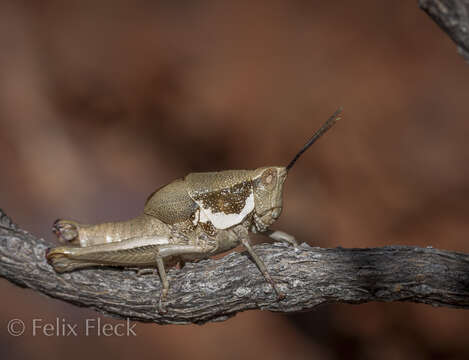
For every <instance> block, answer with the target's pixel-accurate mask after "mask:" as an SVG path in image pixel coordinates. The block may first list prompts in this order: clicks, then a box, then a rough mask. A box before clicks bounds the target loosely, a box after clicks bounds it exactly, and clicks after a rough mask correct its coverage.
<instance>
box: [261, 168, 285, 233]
mask: <svg viewBox="0 0 469 360" xmlns="http://www.w3.org/2000/svg"><path fill="white" fill-rule="evenodd" d="M286 178H287V169H286V168H285V167H284V166H270V167H262V168H258V169H256V170H254V176H253V185H254V186H253V188H254V204H255V213H256V215H257V217H258V220H255V225H256V228H257V229H258V230H259V231H264V230H266V229H267V228H268V227H269V226H270V225H271V224H272V223H274V222H275V220H277V219H278V218H279V216H280V213H281V212H282V191H283V183H284V182H285V179H286Z"/></svg>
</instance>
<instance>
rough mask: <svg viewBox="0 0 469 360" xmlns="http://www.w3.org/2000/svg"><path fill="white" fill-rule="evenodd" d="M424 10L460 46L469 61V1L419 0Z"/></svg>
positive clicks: (459, 48) (460, 51)
mask: <svg viewBox="0 0 469 360" xmlns="http://www.w3.org/2000/svg"><path fill="white" fill-rule="evenodd" d="M419 6H420V8H421V9H423V10H424V11H425V12H426V13H427V14H428V15H429V16H430V17H431V18H432V19H433V20H434V21H435V22H436V23H437V24H438V25H439V26H440V27H441V28H442V29H443V31H444V32H446V33H447V34H448V35H449V36H450V38H451V39H452V40H453V41H454V42H455V43H456V45H457V46H458V51H459V53H460V54H461V55H462V56H463V57H464V59H466V61H469V0H419Z"/></svg>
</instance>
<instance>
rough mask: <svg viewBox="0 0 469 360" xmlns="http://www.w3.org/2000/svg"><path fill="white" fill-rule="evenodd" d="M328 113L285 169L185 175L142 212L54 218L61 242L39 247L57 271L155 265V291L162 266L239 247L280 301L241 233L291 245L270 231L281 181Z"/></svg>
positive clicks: (277, 212)
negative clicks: (89, 220) (104, 218)
mask: <svg viewBox="0 0 469 360" xmlns="http://www.w3.org/2000/svg"><path fill="white" fill-rule="evenodd" d="M339 112H340V111H338V112H336V113H335V114H334V115H333V116H332V117H331V118H330V119H329V120H328V121H327V122H326V123H325V124H324V125H323V126H322V127H321V129H319V130H318V131H317V132H316V133H315V134H314V135H313V137H312V138H311V139H310V141H309V142H308V143H307V144H306V145H305V146H304V147H303V149H302V150H301V151H300V152H299V153H298V154H297V155H296V156H295V158H294V159H293V160H292V161H291V162H290V164H289V165H288V166H287V167H283V166H271V167H262V168H258V169H255V170H226V171H219V172H206V173H191V174H188V175H187V176H186V177H184V178H181V179H176V180H174V181H173V182H171V183H169V184H168V185H165V186H163V187H161V188H159V189H158V190H156V191H155V192H154V193H153V194H151V195H150V197H149V198H148V199H147V201H146V203H145V207H144V210H143V214H141V215H140V216H138V217H136V218H134V219H131V220H127V221H122V222H110V223H104V224H98V225H82V224H79V223H77V222H74V221H69V220H58V221H56V222H55V223H54V226H53V230H54V232H55V233H56V235H57V236H58V237H59V240H61V241H62V242H68V243H69V244H71V245H74V246H61V247H57V248H54V249H52V250H50V251H48V252H47V254H46V256H47V260H48V261H49V263H50V264H51V265H52V266H53V267H54V269H55V270H56V271H58V272H66V271H72V270H76V269H79V268H84V267H91V266H124V267H132V268H134V267H140V268H148V267H155V266H156V267H157V269H158V272H159V275H160V277H161V281H162V283H163V291H162V294H161V298H160V300H161V303H162V302H163V300H164V299H165V297H166V294H167V292H168V289H169V284H168V280H167V277H166V271H165V266H170V265H174V264H176V263H178V262H180V263H184V262H186V261H196V260H199V259H203V258H207V257H210V256H212V255H216V254H218V253H221V252H225V251H227V250H230V249H233V248H234V247H236V246H237V245H239V244H242V245H244V247H245V248H246V249H247V250H248V252H249V253H250V255H251V257H252V258H253V260H254V261H255V263H256V265H257V266H258V268H259V270H260V271H261V272H262V274H263V275H264V277H265V278H266V280H267V281H268V282H269V283H270V284H271V285H272V286H273V288H274V289H275V291H276V292H277V294H278V298H279V299H281V298H283V296H284V295H283V293H282V292H281V291H280V290H279V288H278V287H277V285H276V284H275V282H274V281H273V280H272V278H271V276H270V275H269V273H268V272H267V269H266V267H265V265H264V263H263V262H262V260H261V259H260V258H259V257H258V256H257V255H256V253H255V252H254V250H253V249H252V247H251V245H250V243H249V232H254V233H257V232H258V233H262V234H265V235H267V236H269V237H271V238H273V239H275V240H282V241H287V242H290V243H292V244H295V245H296V242H295V239H294V237H293V236H291V235H288V234H286V233H283V232H281V231H272V230H270V225H272V224H273V223H274V222H275V221H276V220H277V219H278V217H279V216H280V214H281V211H282V206H283V204H282V191H283V184H284V181H285V179H286V177H287V171H288V169H290V168H291V167H292V166H293V164H294V163H295V161H296V160H297V158H298V157H299V156H300V155H301V154H302V153H303V152H304V151H305V150H306V149H307V148H308V147H309V146H310V145H311V144H312V143H313V142H314V141H315V140H316V139H317V138H319V137H320V136H321V135H322V134H323V133H324V132H325V131H326V130H327V129H329V128H330V127H331V126H332V124H333V123H334V122H335V121H336V120H337V116H338V113H339Z"/></svg>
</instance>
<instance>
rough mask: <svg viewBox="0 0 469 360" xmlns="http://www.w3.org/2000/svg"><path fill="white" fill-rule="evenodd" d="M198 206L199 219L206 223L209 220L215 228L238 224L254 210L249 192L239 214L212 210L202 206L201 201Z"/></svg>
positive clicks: (252, 198)
mask: <svg viewBox="0 0 469 360" xmlns="http://www.w3.org/2000/svg"><path fill="white" fill-rule="evenodd" d="M198 205H199V206H200V214H199V221H200V222H203V223H206V222H208V221H210V222H211V223H212V224H213V226H214V227H215V228H216V229H227V228H229V227H231V226H233V225H237V224H240V223H241V222H242V221H243V220H244V218H245V217H246V216H247V215H249V214H250V213H251V211H252V210H254V194H253V193H252V191H251V193H250V194H249V196H248V197H247V199H246V202H245V203H244V208H243V209H242V210H241V212H240V213H239V214H225V213H224V212H215V213H214V212H212V210H211V209H209V208H207V209H205V208H203V207H202V205H203V204H201V203H199V204H198Z"/></svg>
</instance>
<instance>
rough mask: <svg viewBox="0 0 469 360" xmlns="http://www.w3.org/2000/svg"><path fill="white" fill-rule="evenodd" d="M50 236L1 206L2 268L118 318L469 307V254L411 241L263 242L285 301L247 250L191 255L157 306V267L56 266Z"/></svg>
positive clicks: (25, 282)
mask: <svg viewBox="0 0 469 360" xmlns="http://www.w3.org/2000/svg"><path fill="white" fill-rule="evenodd" d="M48 245H50V244H47V243H46V242H45V241H44V240H43V239H38V238H36V237H34V236H33V235H31V234H29V233H28V232H26V231H24V230H21V229H19V228H18V227H17V226H15V225H14V224H13V223H12V222H11V220H10V219H9V218H8V217H7V216H6V215H5V214H4V213H3V212H2V211H1V210H0V276H2V277H4V278H6V279H8V280H10V281H11V282H13V283H15V284H17V285H19V286H23V287H28V288H30V289H32V290H35V291H39V292H42V293H44V294H46V295H48V296H51V297H54V298H57V299H61V300H64V301H68V302H71V303H73V304H75V305H78V306H86V307H90V308H93V309H95V310H96V311H99V312H101V313H103V314H107V315H111V316H114V317H118V318H130V319H133V320H139V321H151V322H156V323H159V324H186V323H204V322H208V321H222V320H226V319H228V318H229V317H231V316H233V315H235V314H236V313H237V312H239V311H244V310H249V309H262V310H270V311H279V312H295V311H305V310H311V309H313V308H314V307H315V306H318V305H320V304H323V303H352V304H360V303H364V302H369V301H411V302H418V303H426V304H430V305H433V306H446V307H456V308H464V309H467V308H469V255H467V254H462V253H457V252H450V251H443V250H437V249H433V248H419V247H409V246H387V247H382V248H373V249H342V248H337V249H321V248H313V247H310V246H309V245H306V244H302V245H301V246H300V247H299V248H297V249H295V248H293V247H291V246H287V245H283V244H262V245H259V246H256V247H255V250H256V252H257V253H258V254H259V255H260V256H261V258H262V259H263V260H264V262H265V263H266V265H267V267H268V269H269V271H270V273H271V274H272V275H273V277H274V279H275V280H276V282H277V283H278V284H279V286H280V288H281V290H283V291H284V292H285V294H286V295H287V297H286V299H285V300H283V301H281V302H277V301H276V295H275V293H274V291H273V289H272V288H271V287H270V285H268V284H267V283H266V282H265V280H264V278H263V276H262V275H261V274H260V272H259V270H258V269H257V268H256V266H255V265H254V263H253V262H252V261H251V260H250V259H249V258H248V256H247V254H246V253H232V254H229V255H227V256H225V257H223V258H222V259H219V260H204V261H200V262H199V263H188V264H186V266H185V267H184V268H183V269H181V270H177V269H172V270H170V271H169V280H170V292H169V296H168V302H167V306H166V307H167V312H166V313H164V314H162V313H159V312H158V299H159V294H160V290H161V286H160V280H159V277H158V276H154V275H147V276H140V277H138V276H137V275H136V274H135V272H134V271H132V270H123V269H89V270H80V271H75V272H72V273H66V274H57V273H56V272H55V271H54V270H53V269H52V267H51V266H49V265H48V264H47V262H46V261H45V257H44V254H45V250H46V248H47V247H48Z"/></svg>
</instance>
